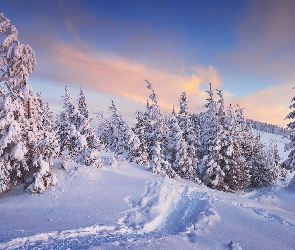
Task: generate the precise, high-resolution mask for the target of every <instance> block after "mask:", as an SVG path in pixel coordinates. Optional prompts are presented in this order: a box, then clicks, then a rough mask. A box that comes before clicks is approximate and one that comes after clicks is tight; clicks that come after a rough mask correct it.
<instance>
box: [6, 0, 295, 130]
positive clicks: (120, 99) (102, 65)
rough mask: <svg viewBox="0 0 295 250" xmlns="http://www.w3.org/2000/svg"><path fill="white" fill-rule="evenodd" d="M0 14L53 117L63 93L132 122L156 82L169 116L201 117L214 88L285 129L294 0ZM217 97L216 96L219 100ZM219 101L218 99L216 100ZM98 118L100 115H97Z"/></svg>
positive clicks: (83, 6) (200, 0)
mask: <svg viewBox="0 0 295 250" xmlns="http://www.w3.org/2000/svg"><path fill="white" fill-rule="evenodd" d="M0 2H1V12H4V14H5V16H6V17H7V18H8V19H10V20H11V23H12V24H13V25H15V26H16V28H17V29H18V32H19V36H18V38H19V40H20V42H21V43H23V44H29V45H30V46H31V47H32V48H33V50H34V51H35V53H36V60H37V64H38V66H37V68H36V70H35V71H34V72H33V73H32V75H31V77H30V79H29V83H30V84H31V85H32V86H33V89H34V90H35V92H41V94H42V96H43V97H44V99H45V100H46V101H48V102H49V104H50V107H51V109H52V111H53V112H54V113H55V114H58V113H59V111H60V110H61V109H62V100H61V96H62V95H63V93H64V87H65V86H68V88H69V92H70V94H71V96H72V98H73V100H76V99H77V97H78V93H79V89H80V88H82V90H83V91H84V93H85V95H86V98H87V101H88V104H89V108H90V110H91V111H92V112H94V113H95V112H97V111H103V112H104V114H105V115H106V116H108V115H109V114H110V111H109V110H108V107H109V106H110V104H111V100H113V101H114V103H115V104H116V106H117V108H118V112H119V113H120V114H121V115H122V116H123V117H124V118H125V120H127V121H128V122H130V123H132V122H134V120H135V117H136V115H135V112H136V110H137V109H139V110H142V111H144V110H145V105H146V100H147V99H148V97H149V95H150V90H148V89H147V88H146V83H145V79H148V81H150V82H152V83H153V88H154V90H155V92H156V94H157V99H158V102H159V104H160V106H161V109H162V110H163V112H168V113H169V112H171V110H172V107H173V106H175V109H176V110H177V109H178V106H179V101H178V100H179V97H180V95H181V93H182V92H186V94H187V101H188V106H189V110H190V112H196V113H198V112H201V111H204V110H205V109H204V107H203V105H204V104H205V103H206V98H207V94H206V90H208V88H209V83H210V82H211V83H212V87H213V88H214V89H222V90H223V93H224V97H225V102H226V104H227V105H229V104H239V106H241V107H243V108H244V113H245V116H246V117H247V118H251V119H254V120H258V121H262V122H268V123H272V124H276V125H279V126H286V124H287V123H288V122H289V121H288V120H284V118H285V117H286V115H287V114H288V113H289V112H290V109H289V105H290V104H291V99H292V98H293V96H295V90H293V87H295V70H294V69H295V29H294V27H293V26H294V23H295V15H294V13H295V1H293V0H280V1H279V0H194V1H189V0H182V1H174V0H169V1H166V0H160V1H159V0H157V1H153V0H147V1H140V0H138V1H135V0H120V1H119V0H118V1H112V0H108V1H104V0H100V1H94V0H83V1H75V0H72V1H67V0H60V1H57V0H51V1H38V0H30V1H29V0H10V1H4V0H0ZM216 96H217V95H215V97H216ZM216 98H217V97H216ZM94 116H95V115H94Z"/></svg>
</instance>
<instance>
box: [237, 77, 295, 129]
mask: <svg viewBox="0 0 295 250" xmlns="http://www.w3.org/2000/svg"><path fill="white" fill-rule="evenodd" d="M294 86H295V81H294V80H293V81H288V82H285V83H282V84H278V85H276V86H272V87H268V88H265V89H263V90H261V91H258V92H256V93H253V94H251V95H248V96H245V97H242V98H239V99H234V100H233V103H237V104H239V105H240V106H241V107H244V108H245V110H244V111H245V116H246V117H247V118H251V119H254V120H257V121H261V122H268V123H272V124H276V125H279V126H283V127H285V126H286V124H287V123H288V122H289V121H288V120H284V119H285V117H286V115H287V114H288V113H289V112H290V111H291V110H290V109H289V108H288V107H289V105H290V104H291V100H292V98H293V96H295V91H294V90H293V87H294Z"/></svg>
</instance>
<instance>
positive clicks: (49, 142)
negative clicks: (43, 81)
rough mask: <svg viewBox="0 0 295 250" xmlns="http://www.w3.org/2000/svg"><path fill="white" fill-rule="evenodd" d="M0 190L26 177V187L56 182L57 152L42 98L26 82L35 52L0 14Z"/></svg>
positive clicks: (40, 187) (34, 188)
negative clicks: (46, 120)
mask: <svg viewBox="0 0 295 250" xmlns="http://www.w3.org/2000/svg"><path fill="white" fill-rule="evenodd" d="M0 33H1V34H3V35H4V37H5V38H4V40H3V41H2V43H1V46H0V67H1V70H2V75H1V76H0V82H3V83H4V86H5V87H6V89H7V91H6V90H5V88H4V86H1V96H0V106H1V108H0V169H1V171H0V193H1V192H5V191H7V190H8V189H9V188H10V187H12V186H13V185H15V184H17V183H19V182H25V178H27V177H29V176H30V174H29V173H31V177H30V178H29V179H27V180H26V182H27V183H26V187H27V190H28V191H30V192H32V193H40V192H43V191H44V190H45V189H46V188H48V187H49V186H51V185H54V184H55V183H56V177H55V176H54V175H53V174H52V172H51V169H52V165H53V164H52V158H53V157H54V156H55V153H56V152H57V151H58V145H57V144H56V141H55V135H54V133H53V132H52V131H49V130H48V127H46V126H45V124H44V123H42V120H43V118H42V117H41V113H42V111H41V110H42V108H43V105H44V101H43V99H42V98H41V96H40V95H36V94H35V93H34V92H33V90H32V88H31V86H30V85H29V84H28V83H27V81H28V78H29V76H30V74H31V73H32V72H33V70H34V69H35V68H36V66H37V64H36V60H35V54H34V51H33V50H32V48H31V47H30V46H29V45H23V44H20V42H19V41H18V38H17V36H18V32H17V29H16V28H15V26H13V25H11V24H10V21H9V20H8V19H7V18H6V17H5V16H4V15H3V13H1V14H0Z"/></svg>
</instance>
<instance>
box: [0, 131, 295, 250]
mask: <svg viewBox="0 0 295 250" xmlns="http://www.w3.org/2000/svg"><path fill="white" fill-rule="evenodd" d="M270 138H272V139H277V141H278V147H279V149H280V151H281V153H282V155H283V156H284V157H283V158H286V153H284V152H283V143H282V141H283V140H282V139H281V138H280V137H279V136H275V135H270V134H265V133H263V134H262V140H263V141H264V142H265V143H268V140H269V139H270ZM108 157H109V156H107V155H106V154H105V153H104V152H101V159H102V161H103V163H104V167H103V168H100V169H97V168H92V167H86V166H82V165H77V164H74V163H71V162H68V169H67V170H64V169H60V168H59V166H60V164H61V161H60V160H55V162H54V168H53V172H54V174H55V175H56V176H57V179H58V183H57V184H56V185H55V186H54V187H52V188H50V189H48V190H47V191H45V192H44V193H42V194H37V195H30V194H28V193H26V192H25V191H24V188H23V186H17V187H15V188H13V189H12V190H11V191H9V192H8V193H4V194H1V195H0V199H1V203H0V214H1V222H0V249H127V248H128V249H253V250H255V249H259V250H261V249H268V250H270V249H294V246H295V237H294V236H295V199H294V185H295V184H294V183H293V184H290V185H289V186H288V183H289V181H290V180H291V179H292V178H293V175H292V174H291V175H290V176H289V177H288V180H287V181H281V182H280V181H278V182H277V185H276V186H270V187H267V188H261V189H251V190H247V191H246V192H239V193H224V192H221V191H218V190H213V189H209V188H208V187H206V186H203V185H197V184H195V183H193V182H191V181H187V180H182V179H179V178H177V179H169V178H167V177H165V176H161V175H155V174H152V173H151V172H150V171H149V169H147V168H145V167H143V166H141V165H137V164H133V163H127V162H122V161H119V162H118V163H117V164H116V166H110V165H109V163H108ZM293 182H295V181H294V179H293Z"/></svg>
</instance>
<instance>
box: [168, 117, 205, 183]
mask: <svg viewBox="0 0 295 250" xmlns="http://www.w3.org/2000/svg"><path fill="white" fill-rule="evenodd" d="M169 130H170V131H169V141H168V145H167V147H168V152H169V153H170V157H169V158H170V159H169V160H170V164H171V165H172V168H173V170H174V171H175V172H176V173H177V174H178V175H179V176H180V177H181V178H183V179H189V180H192V181H194V182H197V183H199V182H200V180H199V178H198V177H199V174H198V169H197V167H198V161H197V159H196V157H195V156H194V155H192V154H190V153H191V152H189V146H188V144H187V143H186V141H185V140H184V138H183V136H182V135H183V133H182V130H181V129H180V127H179V125H178V121H177V118H176V117H175V116H174V115H171V116H170V118H169Z"/></svg>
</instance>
